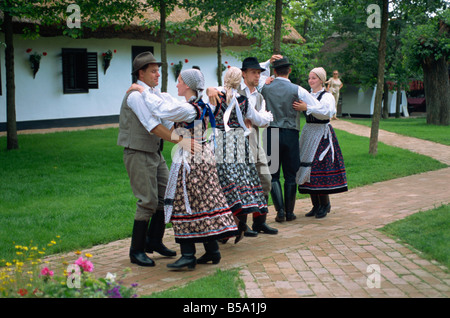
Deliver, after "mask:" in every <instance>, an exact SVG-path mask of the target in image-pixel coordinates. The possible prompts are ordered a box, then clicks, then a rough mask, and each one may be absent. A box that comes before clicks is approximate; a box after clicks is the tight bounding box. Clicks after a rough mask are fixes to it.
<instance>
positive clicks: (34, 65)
mask: <svg viewBox="0 0 450 318" xmlns="http://www.w3.org/2000/svg"><path fill="white" fill-rule="evenodd" d="M31 51H32V49H27V51H26V52H27V53H31ZM46 55H47V52H43V53H42V54H39V53H37V52H34V53H32V54H30V57H29V61H30V66H31V70H32V72H33V78H36V73H37V72H38V71H39V67H40V64H41V58H42V56H46Z"/></svg>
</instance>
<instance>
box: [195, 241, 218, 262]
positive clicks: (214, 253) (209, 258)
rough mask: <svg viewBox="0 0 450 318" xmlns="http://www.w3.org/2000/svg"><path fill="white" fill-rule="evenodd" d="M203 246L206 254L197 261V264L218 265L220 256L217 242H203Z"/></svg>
mask: <svg viewBox="0 0 450 318" xmlns="http://www.w3.org/2000/svg"><path fill="white" fill-rule="evenodd" d="M203 246H204V247H205V252H206V253H205V254H203V256H201V257H200V258H199V259H198V260H197V264H206V263H208V262H212V263H213V264H219V262H220V258H221V256H220V252H219V244H217V241H211V242H205V243H203Z"/></svg>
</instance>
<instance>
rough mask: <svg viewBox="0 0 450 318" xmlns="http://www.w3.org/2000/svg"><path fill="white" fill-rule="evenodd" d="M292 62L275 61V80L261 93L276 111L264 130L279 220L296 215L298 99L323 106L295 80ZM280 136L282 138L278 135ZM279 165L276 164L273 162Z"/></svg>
mask: <svg viewBox="0 0 450 318" xmlns="http://www.w3.org/2000/svg"><path fill="white" fill-rule="evenodd" d="M291 65H292V63H290V62H289V60H288V58H286V57H282V58H280V59H277V60H275V61H273V62H272V67H273V70H274V74H275V79H274V80H273V81H272V83H271V84H270V85H264V86H263V88H262V90H261V94H262V95H263V96H264V99H265V101H266V107H267V110H268V111H270V112H272V114H273V121H272V122H271V123H270V125H269V127H268V128H267V129H266V130H265V131H264V132H265V133H267V139H265V140H267V143H266V145H265V146H266V149H265V150H266V154H267V156H268V158H269V159H270V160H271V159H273V158H275V160H271V165H270V170H271V174H272V184H271V186H272V189H271V192H270V193H271V196H272V201H273V204H274V206H275V209H276V210H277V216H276V218H275V220H276V221H277V222H283V221H292V220H295V218H296V216H295V214H294V208H295V200H296V194H297V186H296V182H295V177H296V173H297V170H298V169H299V167H300V154H299V137H300V111H296V110H294V109H293V107H292V104H293V103H294V101H298V100H303V101H305V102H306V103H307V104H308V105H319V102H318V101H317V100H316V99H315V98H314V97H312V96H311V95H310V94H309V92H308V91H307V90H305V89H304V88H303V87H300V86H298V85H295V84H293V83H291V81H290V80H289V75H290V73H291V71H292V69H291ZM276 137H278V138H276ZM275 162H276V166H275V167H272V165H273V164H275ZM281 166H282V167H283V176H284V199H283V192H282V189H281V183H280V167H281Z"/></svg>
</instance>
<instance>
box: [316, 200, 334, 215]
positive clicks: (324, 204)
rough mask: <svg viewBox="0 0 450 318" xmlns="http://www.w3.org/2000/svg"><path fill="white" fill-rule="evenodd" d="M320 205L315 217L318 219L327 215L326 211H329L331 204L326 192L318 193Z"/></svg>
mask: <svg viewBox="0 0 450 318" xmlns="http://www.w3.org/2000/svg"><path fill="white" fill-rule="evenodd" d="M319 202H320V207H319V210H318V211H317V213H316V218H317V219H320V218H323V217H326V216H327V213H328V212H330V209H331V204H330V197H329V196H328V194H323V195H319Z"/></svg>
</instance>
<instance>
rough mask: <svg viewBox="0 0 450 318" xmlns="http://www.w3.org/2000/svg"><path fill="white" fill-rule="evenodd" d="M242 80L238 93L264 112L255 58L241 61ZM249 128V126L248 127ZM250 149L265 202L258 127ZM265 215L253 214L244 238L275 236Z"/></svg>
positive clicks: (265, 171)
mask: <svg viewBox="0 0 450 318" xmlns="http://www.w3.org/2000/svg"><path fill="white" fill-rule="evenodd" d="M241 70H242V78H243V81H242V83H241V87H240V89H239V90H238V93H239V94H241V95H244V96H246V97H247V98H248V102H249V107H251V108H253V109H254V110H256V111H257V112H259V111H265V110H266V102H265V100H264V97H263V96H262V95H261V93H259V91H258V89H257V87H258V86H259V85H260V79H261V73H262V72H264V71H266V69H264V68H263V67H261V65H260V63H259V62H258V60H257V59H256V58H255V57H248V58H246V59H244V61H242V68H241ZM249 126H250V125H249ZM263 128H264V127H263ZM249 141H250V148H251V151H252V153H253V158H255V159H256V162H255V164H256V169H257V170H258V175H259V178H260V180H261V186H262V189H263V191H264V196H265V198H266V200H268V199H269V194H270V189H271V179H272V178H271V175H270V171H269V168H268V166H267V158H266V154H265V152H264V149H263V147H262V145H260V144H259V142H260V134H259V127H258V126H256V125H253V129H252V133H251V134H250V135H249ZM266 219H267V214H263V215H260V214H259V213H253V225H252V229H253V231H250V230H249V229H248V230H247V231H246V232H245V235H246V236H256V235H258V233H259V232H263V233H266V234H277V233H278V230H277V229H274V228H272V227H270V226H268V225H267V223H266Z"/></svg>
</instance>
